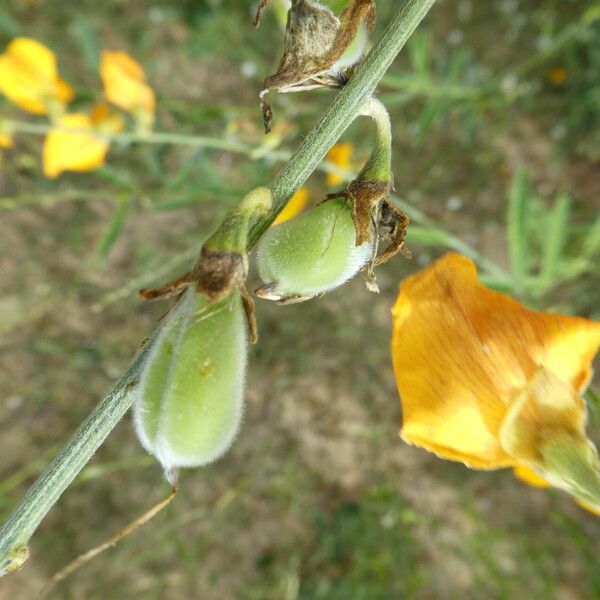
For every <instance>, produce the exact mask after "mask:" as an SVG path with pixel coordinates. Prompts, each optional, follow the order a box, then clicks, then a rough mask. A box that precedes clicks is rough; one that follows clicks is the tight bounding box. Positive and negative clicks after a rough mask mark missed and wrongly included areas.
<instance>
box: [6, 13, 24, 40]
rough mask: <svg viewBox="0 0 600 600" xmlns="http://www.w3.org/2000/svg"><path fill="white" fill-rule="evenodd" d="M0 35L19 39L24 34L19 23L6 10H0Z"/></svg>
mask: <svg viewBox="0 0 600 600" xmlns="http://www.w3.org/2000/svg"><path fill="white" fill-rule="evenodd" d="M0 33H2V34H4V35H5V36H6V37H8V38H13V37H17V36H19V35H22V34H23V30H22V29H21V25H19V22H18V21H17V20H16V19H15V18H13V17H12V16H11V14H10V13H9V12H8V10H7V9H6V8H1V9H0Z"/></svg>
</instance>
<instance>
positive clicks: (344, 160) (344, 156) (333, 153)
mask: <svg viewBox="0 0 600 600" xmlns="http://www.w3.org/2000/svg"><path fill="white" fill-rule="evenodd" d="M353 148H354V146H353V145H352V144H351V143H349V142H341V143H339V144H335V146H333V147H332V148H330V149H329V152H328V153H327V156H326V157H325V158H326V159H327V160H329V161H330V162H332V163H333V164H334V165H336V166H338V167H339V168H340V169H344V170H346V171H348V170H350V162H351V159H352V150H353ZM326 180H327V185H329V186H331V187H333V186H336V185H340V184H341V183H344V180H343V178H342V177H340V176H339V175H336V174H335V173H327V179H326Z"/></svg>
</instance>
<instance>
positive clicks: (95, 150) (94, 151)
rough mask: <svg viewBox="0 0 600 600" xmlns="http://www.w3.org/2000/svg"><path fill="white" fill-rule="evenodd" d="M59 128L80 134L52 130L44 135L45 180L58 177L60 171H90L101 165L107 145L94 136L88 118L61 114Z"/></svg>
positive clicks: (92, 125) (72, 114) (79, 114)
mask: <svg viewBox="0 0 600 600" xmlns="http://www.w3.org/2000/svg"><path fill="white" fill-rule="evenodd" d="M59 125H60V126H61V127H63V128H69V129H77V130H81V131H67V130H66V129H52V130H51V131H50V132H49V133H48V135H47V136H46V138H45V140H44V149H43V161H42V162H43V168H44V175H45V176H46V177H51V178H54V177H58V176H59V175H60V174H61V173H62V172H63V171H90V170H92V169H95V168H96V167H99V166H100V165H102V164H103V163H104V158H105V157H106V152H107V151H108V142H107V141H106V140H103V139H101V138H99V137H98V136H97V135H96V134H95V132H94V123H93V122H92V119H91V118H90V117H89V116H88V115H86V114H84V113H71V114H68V115H64V116H63V117H62V118H61V119H60V122H59ZM88 131H89V133H88Z"/></svg>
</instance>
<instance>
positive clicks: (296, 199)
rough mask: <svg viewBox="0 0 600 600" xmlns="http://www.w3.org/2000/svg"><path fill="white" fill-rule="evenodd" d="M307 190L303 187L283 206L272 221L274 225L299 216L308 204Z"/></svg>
mask: <svg viewBox="0 0 600 600" xmlns="http://www.w3.org/2000/svg"><path fill="white" fill-rule="evenodd" d="M308 195H309V194H308V189H307V188H305V187H301V188H300V189H299V190H298V191H297V192H296V193H295V194H294V195H293V196H292V197H291V198H290V199H289V200H288V203H287V204H286V205H285V208H284V209H283V210H282V211H281V212H280V213H279V215H278V216H277V218H276V219H275V221H273V226H274V225H279V224H280V223H283V222H284V221H288V220H289V219H292V218H293V217H295V216H296V215H299V214H300V213H301V212H302V211H303V210H304V208H305V206H306V204H307V202H308Z"/></svg>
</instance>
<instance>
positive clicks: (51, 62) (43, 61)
mask: <svg viewBox="0 0 600 600" xmlns="http://www.w3.org/2000/svg"><path fill="white" fill-rule="evenodd" d="M0 91H1V92H2V93H3V94H4V95H5V96H6V97H7V98H9V99H10V100H12V101H13V102H14V103H15V104H16V105H17V106H19V107H20V108H22V109H24V110H27V111H29V112H32V113H35V114H46V113H48V112H50V111H51V110H52V106H53V105H56V104H66V103H67V102H69V101H70V100H71V99H72V98H73V90H72V88H71V86H70V85H69V84H68V83H66V82H65V81H63V80H62V79H60V77H59V76H58V71H57V68H56V57H55V55H54V53H53V52H52V51H51V50H49V49H48V48H46V46H44V45H43V44H40V43H39V42H38V41H36V40H33V39H30V38H15V39H14V40H13V41H12V42H11V43H10V44H9V45H8V46H7V48H6V50H5V51H4V53H3V54H1V55H0Z"/></svg>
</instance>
